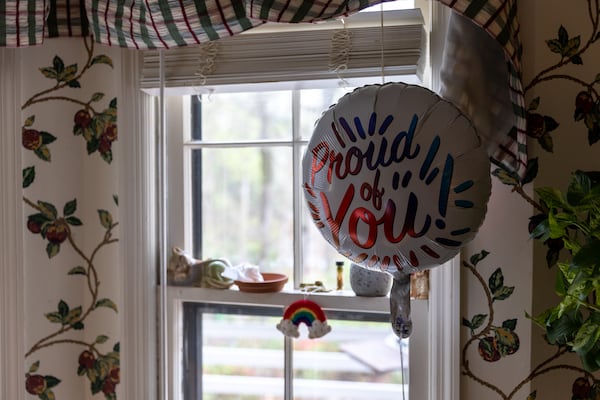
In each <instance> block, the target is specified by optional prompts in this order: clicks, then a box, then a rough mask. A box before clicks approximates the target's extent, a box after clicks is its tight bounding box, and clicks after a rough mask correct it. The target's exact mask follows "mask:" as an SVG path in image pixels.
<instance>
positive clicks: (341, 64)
mask: <svg viewBox="0 0 600 400" xmlns="http://www.w3.org/2000/svg"><path fill="white" fill-rule="evenodd" d="M342 24H343V25H344V27H343V29H341V30H337V31H335V32H334V33H333V35H332V36H331V50H330V52H329V66H328V67H329V71H331V72H335V74H336V75H337V77H338V79H339V80H340V86H343V87H347V86H348V82H347V81H346V80H345V79H344V78H343V77H342V72H344V71H346V70H347V69H348V62H349V61H350V52H351V51H352V34H351V33H350V30H348V29H347V28H346V21H345V20H344V19H342Z"/></svg>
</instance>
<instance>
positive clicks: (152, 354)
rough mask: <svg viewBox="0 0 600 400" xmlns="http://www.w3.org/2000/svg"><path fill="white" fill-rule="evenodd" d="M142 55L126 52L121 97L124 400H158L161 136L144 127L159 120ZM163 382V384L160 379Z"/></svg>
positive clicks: (120, 196)
mask: <svg viewBox="0 0 600 400" xmlns="http://www.w3.org/2000/svg"><path fill="white" fill-rule="evenodd" d="M138 57H139V55H138V54H137V53H135V52H131V51H130V50H123V51H122V65H123V68H122V75H121V79H122V82H123V85H122V87H123V91H122V93H121V97H120V98H119V115H120V116H121V115H122V116H123V117H121V118H119V131H120V132H122V133H123V134H122V135H119V146H120V149H119V150H120V154H122V157H120V158H119V163H118V168H119V204H120V205H119V208H120V222H121V223H120V229H121V234H120V237H121V240H120V249H121V257H120V261H121V265H123V266H124V268H122V271H123V281H122V282H123V285H122V290H123V292H122V294H123V303H124V304H123V311H122V315H123V318H122V327H121V328H122V330H121V332H122V333H121V335H122V346H121V371H122V374H121V377H122V379H121V382H122V383H121V385H119V386H121V387H120V392H119V393H118V394H119V398H121V397H123V398H124V399H147V400H156V399H158V398H160V397H159V385H158V382H157V377H159V376H160V373H159V368H158V366H159V356H160V354H159V347H158V341H159V338H158V337H159V336H158V333H159V332H158V329H157V328H158V326H159V325H160V324H159V323H158V320H157V318H158V316H159V315H160V313H159V311H158V310H159V307H158V296H157V290H156V288H157V281H158V279H157V271H158V266H159V265H160V264H161V263H160V262H159V253H158V251H157V249H158V236H157V226H156V215H157V206H158V203H157V195H156V190H157V185H156V174H157V171H156V138H155V136H154V133H153V132H151V131H150V129H149V128H148V126H146V125H145V123H146V121H148V120H153V119H155V118H156V116H155V114H154V110H155V106H154V99H153V98H151V97H150V96H147V95H145V94H143V93H142V92H141V91H140V90H139V87H138V86H137V85H136V84H135V82H137V81H138V68H139V63H138ZM159 381H163V380H162V379H159Z"/></svg>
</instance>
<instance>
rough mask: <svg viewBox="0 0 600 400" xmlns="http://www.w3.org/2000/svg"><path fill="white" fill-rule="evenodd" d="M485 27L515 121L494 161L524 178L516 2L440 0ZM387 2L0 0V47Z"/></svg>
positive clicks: (157, 37)
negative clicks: (504, 74)
mask: <svg viewBox="0 0 600 400" xmlns="http://www.w3.org/2000/svg"><path fill="white" fill-rule="evenodd" d="M438 1H439V2H440V3H442V4H444V5H446V6H448V7H450V8H452V9H453V10H455V11H456V12H458V13H460V14H462V15H464V16H466V17H468V18H470V19H471V20H473V21H474V22H475V23H476V24H478V25H479V26H481V27H482V28H483V29H484V30H485V31H487V32H488V33H489V34H490V35H491V36H492V37H494V38H495V39H496V40H497V41H498V43H499V44H500V45H501V46H502V48H503V50H504V53H505V57H506V60H507V68H508V70H509V77H510V78H509V82H507V90H509V91H510V96H511V101H512V103H513V106H514V107H513V108H514V120H515V122H514V127H513V129H512V130H511V131H510V132H508V134H507V135H506V140H502V141H500V142H501V145H500V146H499V148H498V151H497V152H496V154H494V155H493V156H492V158H493V161H494V162H495V163H497V164H499V165H501V166H503V167H505V168H507V169H508V170H509V171H511V172H513V173H516V174H518V175H519V176H520V177H523V176H524V174H525V170H526V165H527V155H526V140H525V138H526V135H525V110H524V98H523V90H522V83H521V66H520V62H521V51H522V49H521V44H520V41H519V24H518V21H517V16H516V14H517V13H516V10H517V7H516V0H438ZM380 2H381V0H137V1H136V0H0V47H24V46H34V45H40V44H42V41H43V38H44V37H69V36H87V35H90V34H91V35H93V36H94V38H95V40H96V41H97V42H98V43H101V44H104V45H108V46H119V47H126V48H133V49H154V48H163V49H169V48H173V47H180V46H192V45H196V44H199V43H204V42H207V41H211V40H216V39H219V38H222V37H227V36H232V35H236V34H238V33H240V32H243V31H245V30H248V29H251V28H253V27H254V26H257V25H260V24H262V23H264V22H265V21H277V22H315V21H318V20H324V19H328V18H333V17H337V16H341V15H346V14H351V13H353V12H356V11H358V10H360V9H363V8H365V7H368V6H371V5H374V4H377V3H380Z"/></svg>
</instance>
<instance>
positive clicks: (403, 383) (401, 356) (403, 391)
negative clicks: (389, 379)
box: [398, 338, 406, 400]
mask: <svg viewBox="0 0 600 400" xmlns="http://www.w3.org/2000/svg"><path fill="white" fill-rule="evenodd" d="M403 340H404V339H400V338H398V347H399V348H400V372H401V374H402V400H406V390H405V389H404V388H405V387H406V380H405V378H406V377H405V376H404V355H403V354H402V341H403Z"/></svg>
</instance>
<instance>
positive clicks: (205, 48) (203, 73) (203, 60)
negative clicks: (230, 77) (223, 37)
mask: <svg viewBox="0 0 600 400" xmlns="http://www.w3.org/2000/svg"><path fill="white" fill-rule="evenodd" d="M198 52H199V54H198V69H197V70H196V72H195V73H194V75H196V76H199V77H200V79H201V81H200V86H204V85H205V84H206V79H207V75H210V74H212V73H213V72H215V69H216V67H215V59H216V58H217V54H218V53H219V45H218V44H217V41H215V40H213V41H210V42H206V43H204V44H203V45H202V46H200V47H199V49H198Z"/></svg>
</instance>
